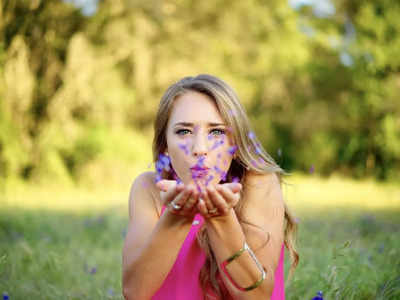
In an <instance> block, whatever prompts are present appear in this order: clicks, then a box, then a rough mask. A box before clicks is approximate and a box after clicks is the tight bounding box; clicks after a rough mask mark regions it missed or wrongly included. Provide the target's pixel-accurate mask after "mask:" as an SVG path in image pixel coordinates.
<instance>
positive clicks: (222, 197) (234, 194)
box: [197, 182, 242, 218]
mask: <svg viewBox="0 0 400 300" xmlns="http://www.w3.org/2000/svg"><path fill="white" fill-rule="evenodd" d="M241 190H242V185H241V184H240V183H236V182H232V183H224V184H217V185H215V186H214V185H209V186H208V187H206V188H205V189H203V190H202V192H201V195H200V198H201V199H200V200H199V202H198V203H197V209H198V211H199V212H200V213H201V215H202V216H203V217H205V218H212V217H219V216H226V215H228V214H229V212H230V210H231V209H232V208H233V207H235V206H236V205H237V203H238V202H239V200H240V191H241Z"/></svg>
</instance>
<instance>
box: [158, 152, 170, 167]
mask: <svg viewBox="0 0 400 300" xmlns="http://www.w3.org/2000/svg"><path fill="white" fill-rule="evenodd" d="M160 159H161V162H162V163H163V165H164V167H165V166H167V165H169V164H170V159H169V157H168V156H166V155H163V154H160Z"/></svg>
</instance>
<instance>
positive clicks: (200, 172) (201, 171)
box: [190, 167, 209, 179]
mask: <svg viewBox="0 0 400 300" xmlns="http://www.w3.org/2000/svg"><path fill="white" fill-rule="evenodd" d="M190 170H191V172H192V178H193V179H195V178H203V177H206V176H207V175H208V170H209V169H208V168H199V167H193V168H190Z"/></svg>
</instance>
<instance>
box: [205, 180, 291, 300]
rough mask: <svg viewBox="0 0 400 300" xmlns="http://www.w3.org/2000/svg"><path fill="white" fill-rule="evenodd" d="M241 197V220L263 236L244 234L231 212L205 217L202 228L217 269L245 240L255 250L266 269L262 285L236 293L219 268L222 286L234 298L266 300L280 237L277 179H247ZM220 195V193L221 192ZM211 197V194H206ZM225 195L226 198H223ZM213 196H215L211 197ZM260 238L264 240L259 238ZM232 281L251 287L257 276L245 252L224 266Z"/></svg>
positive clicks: (281, 217)
mask: <svg viewBox="0 0 400 300" xmlns="http://www.w3.org/2000/svg"><path fill="white" fill-rule="evenodd" d="M244 186H245V187H246V188H245V189H244V194H243V197H244V198H245V199H242V201H243V200H244V201H245V203H247V206H246V207H245V220H247V221H249V222H251V223H252V224H254V225H257V226H260V228H262V229H263V230H264V231H265V232H268V234H269V236H268V237H267V234H266V233H264V234H261V233H260V234H256V233H255V232H256V231H255V230H252V231H251V232H249V233H248V234H247V233H246V234H245V233H244V232H243V230H242V227H241V225H240V223H239V221H238V219H237V216H236V214H235V212H234V210H233V209H230V211H229V213H228V214H227V215H225V216H220V217H214V218H209V219H207V221H206V228H207V231H208V235H209V238H210V243H211V247H212V249H213V252H214V254H215V257H216V259H217V262H218V266H219V267H220V265H221V263H222V262H223V261H225V260H226V259H227V258H228V257H230V256H232V255H233V254H234V253H236V252H237V251H238V250H239V249H241V248H242V247H243V244H244V242H245V241H246V242H247V244H248V245H249V246H250V248H251V249H252V250H253V251H255V250H257V248H259V246H260V245H263V244H265V240H267V238H268V242H267V243H266V244H265V245H264V246H263V247H262V248H261V249H260V250H259V251H255V254H256V257H257V259H258V261H259V262H260V263H261V265H263V266H264V268H265V270H266V278H265V280H264V281H263V282H262V284H261V285H260V286H259V287H257V288H255V289H253V290H251V291H240V290H239V289H237V288H235V287H234V286H233V284H232V283H231V282H230V280H229V279H228V278H227V277H226V276H225V275H224V273H223V271H222V270H221V268H220V272H221V274H223V275H222V278H223V280H224V283H225V286H226V287H227V288H228V290H229V292H230V294H231V295H232V297H233V298H234V299H240V300H242V299H243V300H245V299H263V300H265V299H270V297H271V294H272V291H273V288H274V276H275V275H274V272H275V269H276V267H277V265H278V262H279V256H280V252H281V247H282V243H283V238H284V229H283V228H284V204H283V197H282V193H281V188H280V184H279V180H278V178H277V177H276V175H275V174H269V175H258V176H257V175H256V176H253V177H252V178H248V179H247V183H245V184H244ZM221 194H223V193H222V192H221ZM210 196H211V198H212V194H211V195H210ZM226 196H229V195H226ZM214 197H215V196H214ZM263 236H264V237H263ZM226 269H227V271H228V272H229V274H230V276H231V277H232V278H233V280H234V281H235V282H236V283H237V284H238V285H239V286H241V287H247V286H251V285H252V284H254V283H255V282H257V281H258V280H259V279H260V277H261V272H260V270H259V268H258V267H257V265H256V263H255V262H254V260H253V259H252V258H251V256H250V255H249V253H248V251H245V252H243V254H242V255H240V256H239V257H238V258H236V259H235V260H233V261H232V262H231V263H230V264H228V265H227V267H226Z"/></svg>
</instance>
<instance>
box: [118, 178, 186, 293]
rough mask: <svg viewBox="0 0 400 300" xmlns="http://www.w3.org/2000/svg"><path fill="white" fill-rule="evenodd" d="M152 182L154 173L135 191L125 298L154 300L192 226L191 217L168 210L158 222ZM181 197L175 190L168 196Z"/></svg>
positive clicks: (131, 203)
mask: <svg viewBox="0 0 400 300" xmlns="http://www.w3.org/2000/svg"><path fill="white" fill-rule="evenodd" d="M152 180H153V179H152V175H151V173H144V174H142V175H140V176H139V177H138V178H137V179H136V180H135V182H134V183H133V185H132V188H131V193H130V197H129V198H130V199H129V217H130V222H129V227H128V232H127V236H126V238H125V244H124V248H123V262H122V264H123V266H122V288H123V294H124V297H125V299H151V297H152V296H153V295H154V294H155V292H156V291H157V290H158V289H159V288H160V287H161V285H162V283H163V281H164V279H165V278H166V276H167V275H168V273H169V271H170V269H171V268H172V266H173V264H174V262H175V260H176V257H177V255H178V252H179V250H180V248H181V246H182V243H183V242H184V240H185V238H186V236H187V234H188V232H189V230H190V227H191V223H192V219H191V218H187V217H182V216H178V215H174V214H171V213H169V212H168V211H167V210H166V211H165V213H164V214H163V215H162V216H161V218H160V219H158V214H157V211H156V209H155V207H154V199H153V198H152V197H154V196H152V195H151V192H150V189H149V188H148V187H149V186H151V184H153V183H152V182H151V181H152ZM177 194H178V191H175V194H174V193H173V191H172V192H170V193H169V196H168V197H175V196H176V195H177ZM181 195H182V194H181ZM181 200H182V199H181Z"/></svg>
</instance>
